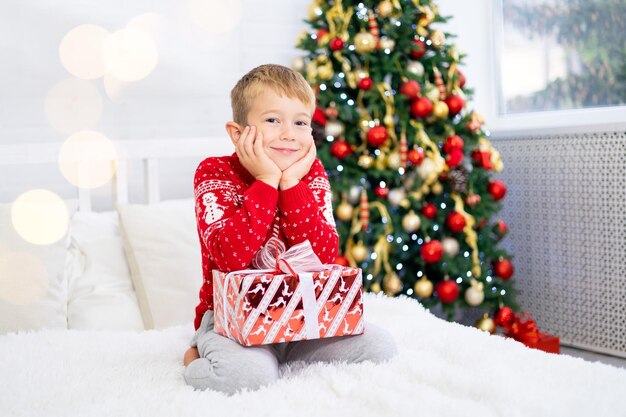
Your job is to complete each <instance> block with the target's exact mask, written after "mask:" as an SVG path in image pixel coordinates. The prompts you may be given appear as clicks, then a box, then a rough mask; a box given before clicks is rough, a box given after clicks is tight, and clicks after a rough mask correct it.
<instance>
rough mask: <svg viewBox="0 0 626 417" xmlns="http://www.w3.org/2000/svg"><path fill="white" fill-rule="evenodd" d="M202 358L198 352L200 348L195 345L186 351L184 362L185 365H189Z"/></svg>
mask: <svg viewBox="0 0 626 417" xmlns="http://www.w3.org/2000/svg"><path fill="white" fill-rule="evenodd" d="M199 358H200V354H199V353H198V349H197V348H195V347H190V348H189V349H187V351H186V352H185V356H184V357H183V364H184V365H185V366H187V365H189V364H190V363H191V362H193V361H195V360H196V359H199Z"/></svg>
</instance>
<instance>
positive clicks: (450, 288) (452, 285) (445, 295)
mask: <svg viewBox="0 0 626 417" xmlns="http://www.w3.org/2000/svg"><path fill="white" fill-rule="evenodd" d="M458 296H459V286H458V284H457V283H456V282H454V281H450V280H448V281H441V282H440V283H439V284H437V298H439V300H441V302H442V303H444V304H450V303H451V302H453V301H454V300H456V299H457V298H458Z"/></svg>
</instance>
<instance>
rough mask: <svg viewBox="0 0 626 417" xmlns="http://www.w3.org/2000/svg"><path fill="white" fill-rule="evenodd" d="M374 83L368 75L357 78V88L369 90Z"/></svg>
mask: <svg viewBox="0 0 626 417" xmlns="http://www.w3.org/2000/svg"><path fill="white" fill-rule="evenodd" d="M373 85H374V81H372V79H371V78H370V77H363V78H361V79H360V80H359V88H360V89H361V90H369V89H370V88H372V86H373Z"/></svg>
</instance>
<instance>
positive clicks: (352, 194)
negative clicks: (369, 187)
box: [348, 185, 361, 204]
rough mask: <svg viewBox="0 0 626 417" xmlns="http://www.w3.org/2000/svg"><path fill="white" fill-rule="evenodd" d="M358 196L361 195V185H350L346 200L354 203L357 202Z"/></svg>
mask: <svg viewBox="0 0 626 417" xmlns="http://www.w3.org/2000/svg"><path fill="white" fill-rule="evenodd" d="M360 197H361V187H357V186H356V185H353V186H352V187H350V190H348V202H350V203H352V204H356V203H358V202H359V198H360Z"/></svg>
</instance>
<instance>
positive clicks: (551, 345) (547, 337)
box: [523, 333, 561, 354]
mask: <svg viewBox="0 0 626 417" xmlns="http://www.w3.org/2000/svg"><path fill="white" fill-rule="evenodd" d="M523 343H524V344H525V345H526V346H528V347H529V348H533V349H539V350H543V351H544V352H548V353H556V354H559V353H560V352H561V344H560V342H559V337H558V336H554V335H551V334H548V333H539V338H538V339H537V340H531V341H526V342H523Z"/></svg>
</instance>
